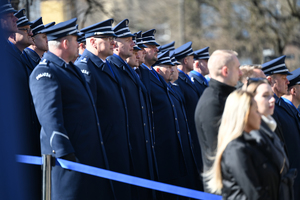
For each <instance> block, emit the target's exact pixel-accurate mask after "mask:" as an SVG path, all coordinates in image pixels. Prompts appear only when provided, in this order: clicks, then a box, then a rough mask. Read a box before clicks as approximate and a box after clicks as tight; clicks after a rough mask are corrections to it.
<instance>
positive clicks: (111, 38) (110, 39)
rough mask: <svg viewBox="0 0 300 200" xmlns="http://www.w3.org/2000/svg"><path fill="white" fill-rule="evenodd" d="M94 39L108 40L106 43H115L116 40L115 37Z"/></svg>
mask: <svg viewBox="0 0 300 200" xmlns="http://www.w3.org/2000/svg"><path fill="white" fill-rule="evenodd" d="M95 38H101V39H103V40H106V41H107V40H108V41H110V42H111V41H115V40H116V38H115V37H95Z"/></svg>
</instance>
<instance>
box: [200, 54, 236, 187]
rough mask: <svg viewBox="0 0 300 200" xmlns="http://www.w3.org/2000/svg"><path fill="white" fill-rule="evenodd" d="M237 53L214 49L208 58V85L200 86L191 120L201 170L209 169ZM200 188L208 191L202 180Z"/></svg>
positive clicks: (233, 73) (232, 86)
mask: <svg viewBox="0 0 300 200" xmlns="http://www.w3.org/2000/svg"><path fill="white" fill-rule="evenodd" d="M239 67H240V63H239V60H238V58H237V53H236V52H234V51H230V50H217V51H215V52H214V53H213V54H212V55H211V57H210V58H209V60H208V69H209V72H210V75H211V79H210V82H209V86H208V87H207V88H206V89H205V90H204V92H203V95H202V96H201V98H200V100H199V102H198V104H197V107H196V111H195V123H196V129H197V134H198V139H199V142H200V146H201V152H202V160H203V170H204V172H205V171H207V170H209V169H210V168H211V166H212V164H213V161H212V160H210V159H209V158H208V157H209V156H213V155H214V152H215V149H216V146H217V140H218V139H217V138H218V129H219V125H220V124H219V121H220V119H221V116H222V114H223V109H224V105H225V101H226V99H227V97H228V95H229V94H230V93H231V92H232V91H234V90H235V87H234V86H235V85H236V83H237V82H238V80H239V77H240V75H241V71H240V69H239ZM204 190H205V191H206V192H208V190H207V188H206V184H205V182H204Z"/></svg>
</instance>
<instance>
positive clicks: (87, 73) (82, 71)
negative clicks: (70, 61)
mask: <svg viewBox="0 0 300 200" xmlns="http://www.w3.org/2000/svg"><path fill="white" fill-rule="evenodd" d="M81 73H83V74H86V75H88V76H89V75H90V72H89V71H88V70H86V69H82V70H81Z"/></svg>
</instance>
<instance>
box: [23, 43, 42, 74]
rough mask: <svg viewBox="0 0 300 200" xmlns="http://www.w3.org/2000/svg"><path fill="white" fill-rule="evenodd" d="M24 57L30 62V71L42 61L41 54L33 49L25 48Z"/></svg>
mask: <svg viewBox="0 0 300 200" xmlns="http://www.w3.org/2000/svg"><path fill="white" fill-rule="evenodd" d="M22 57H23V58H24V59H25V60H26V61H27V62H28V65H27V68H28V70H29V71H30V73H31V72H32V71H33V69H34V68H35V67H36V66H37V65H38V64H39V62H40V61H41V58H40V56H39V55H38V54H37V53H36V52H35V51H34V50H32V49H30V48H25V49H24V51H23V53H22Z"/></svg>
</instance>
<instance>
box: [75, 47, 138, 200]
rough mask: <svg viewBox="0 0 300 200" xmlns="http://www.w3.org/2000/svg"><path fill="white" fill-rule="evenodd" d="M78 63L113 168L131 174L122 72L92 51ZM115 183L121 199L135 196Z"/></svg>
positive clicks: (84, 54) (124, 185) (86, 51)
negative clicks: (118, 71) (119, 78)
mask: <svg viewBox="0 0 300 200" xmlns="http://www.w3.org/2000/svg"><path fill="white" fill-rule="evenodd" d="M75 65H76V66H77V67H78V68H79V69H80V70H81V72H82V73H83V75H84V77H85V79H86V81H87V83H88V84H89V86H90V89H91V92H92V94H93V97H94V99H95V103H96V108H97V114H98V117H99V121H100V125H101V132H102V134H103V139H104V143H105V150H106V153H107V159H108V162H109V167H110V169H111V170H112V171H116V172H120V173H124V174H130V173H131V170H133V169H131V168H130V164H131V163H130V161H131V156H130V151H129V150H130V142H129V130H128V117H127V115H128V113H127V110H126V109H125V108H126V99H125V95H124V91H123V88H122V87H121V85H120V84H119V82H118V81H117V75H118V74H116V73H115V72H112V71H111V70H110V69H109V67H108V65H107V64H106V63H104V62H103V61H102V60H101V59H100V58H99V57H97V56H95V55H94V54H92V53H91V52H90V51H88V50H85V51H84V52H83V54H82V56H81V57H80V59H78V60H77V61H76V62H75ZM113 185H114V190H115V194H116V198H117V199H131V187H130V185H128V184H123V183H120V182H113Z"/></svg>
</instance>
